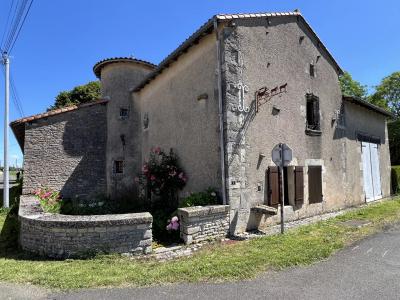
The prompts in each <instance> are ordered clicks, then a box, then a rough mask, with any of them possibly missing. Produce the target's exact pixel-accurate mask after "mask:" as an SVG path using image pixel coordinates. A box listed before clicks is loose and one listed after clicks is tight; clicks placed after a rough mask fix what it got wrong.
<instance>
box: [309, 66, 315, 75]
mask: <svg viewBox="0 0 400 300" xmlns="http://www.w3.org/2000/svg"><path fill="white" fill-rule="evenodd" d="M310 76H311V77H315V66H314V64H310Z"/></svg>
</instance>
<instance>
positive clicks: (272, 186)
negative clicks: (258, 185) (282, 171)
mask: <svg viewBox="0 0 400 300" xmlns="http://www.w3.org/2000/svg"><path fill="white" fill-rule="evenodd" d="M279 178H280V176H279V168H278V167H269V168H268V205H269V206H273V207H278V205H279V202H280V184H279V183H280V180H279Z"/></svg>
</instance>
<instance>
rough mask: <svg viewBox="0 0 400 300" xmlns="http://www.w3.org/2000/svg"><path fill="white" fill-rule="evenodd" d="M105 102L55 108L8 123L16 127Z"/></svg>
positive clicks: (98, 101) (101, 100)
mask: <svg viewBox="0 0 400 300" xmlns="http://www.w3.org/2000/svg"><path fill="white" fill-rule="evenodd" d="M107 102H108V100H107V99H98V100H96V101H92V102H87V103H82V104H74V105H70V106H64V107H60V108H56V109H53V110H49V111H47V112H44V113H39V114H36V115H32V116H29V117H23V118H21V119H17V120H14V121H12V122H11V123H10V125H11V126H12V125H16V124H19V123H25V122H30V121H33V120H39V119H42V118H46V117H50V116H55V115H59V114H61V113H64V112H69V111H73V110H77V109H80V108H84V107H89V106H93V105H96V104H102V103H107Z"/></svg>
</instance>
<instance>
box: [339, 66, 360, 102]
mask: <svg viewBox="0 0 400 300" xmlns="http://www.w3.org/2000/svg"><path fill="white" fill-rule="evenodd" d="M339 83H340V88H341V89H342V94H343V95H347V96H354V97H358V98H362V99H364V98H365V97H366V96H367V87H366V86H365V85H361V84H360V83H359V82H358V81H356V80H354V79H353V78H352V77H351V75H350V73H349V72H346V71H345V72H344V74H343V75H341V76H340V77H339Z"/></svg>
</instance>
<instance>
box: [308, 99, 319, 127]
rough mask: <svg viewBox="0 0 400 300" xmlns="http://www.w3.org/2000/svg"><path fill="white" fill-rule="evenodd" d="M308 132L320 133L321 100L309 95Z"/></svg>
mask: <svg viewBox="0 0 400 300" xmlns="http://www.w3.org/2000/svg"><path fill="white" fill-rule="evenodd" d="M306 129H307V130H311V131H317V132H318V131H320V130H321V126H320V122H319V99H318V97H317V96H314V95H312V94H308V95H307V128H306Z"/></svg>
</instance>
